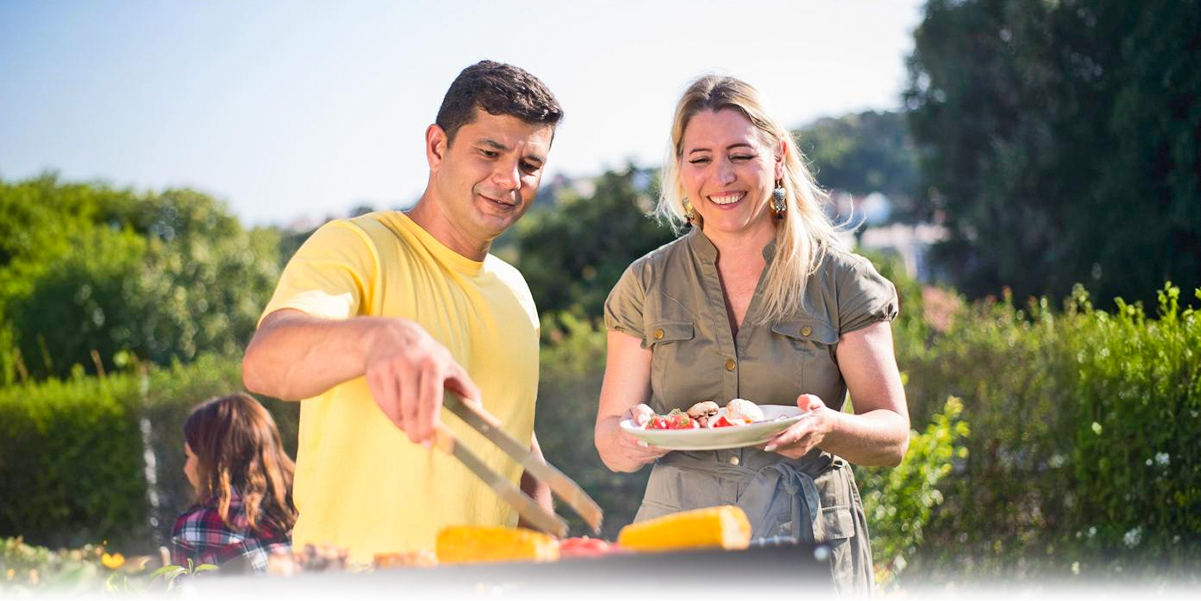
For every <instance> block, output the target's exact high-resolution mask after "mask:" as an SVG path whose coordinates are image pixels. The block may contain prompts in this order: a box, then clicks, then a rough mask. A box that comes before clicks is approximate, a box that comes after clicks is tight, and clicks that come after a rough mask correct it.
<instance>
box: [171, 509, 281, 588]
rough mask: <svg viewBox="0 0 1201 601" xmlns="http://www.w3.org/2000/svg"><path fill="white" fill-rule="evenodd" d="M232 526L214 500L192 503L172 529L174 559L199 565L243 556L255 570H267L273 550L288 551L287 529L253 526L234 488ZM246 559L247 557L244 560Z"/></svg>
mask: <svg viewBox="0 0 1201 601" xmlns="http://www.w3.org/2000/svg"><path fill="white" fill-rule="evenodd" d="M229 522H230V523H231V524H233V528H230V527H228V526H226V525H225V523H224V522H222V521H221V514H219V513H217V505H216V502H215V501H212V502H210V503H201V504H197V505H193V506H192V507H191V508H189V509H188V510H187V511H186V512H184V513H183V515H180V516H179V519H177V520H175V527H174V528H172V529H171V561H172V563H175V564H176V565H182V566H186V565H187V563H188V558H191V559H192V562H193V563H195V564H196V565H200V564H202V563H211V564H215V565H218V566H220V565H223V564H226V563H229V562H231V561H234V560H238V559H242V560H243V561H244V562H246V563H247V564H248V565H249V566H250V567H251V568H253V570H254V571H256V572H262V571H264V570H265V569H267V557H268V556H269V555H270V554H271V552H272V551H275V550H276V549H282V550H284V551H289V550H290V549H291V542H290V541H289V540H288V534H287V533H286V532H278V531H275V530H272V529H270V528H263V527H262V524H260V530H259V531H253V530H251V529H250V524H249V523H248V522H247V520H246V513H245V512H244V511H243V509H242V499H241V497H240V496H239V495H238V493H237V492H236V491H235V492H234V495H233V498H232V499H230V503H229ZM243 558H244V559H243Z"/></svg>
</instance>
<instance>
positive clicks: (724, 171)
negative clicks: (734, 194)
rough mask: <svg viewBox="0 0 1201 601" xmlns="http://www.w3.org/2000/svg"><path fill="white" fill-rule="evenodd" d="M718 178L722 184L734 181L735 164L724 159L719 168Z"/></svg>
mask: <svg viewBox="0 0 1201 601" xmlns="http://www.w3.org/2000/svg"><path fill="white" fill-rule="evenodd" d="M717 178H718V180H719V181H721V183H722V184H732V183H734V180H735V179H736V178H735V176H734V166H733V165H732V164H730V162H729V161H722V162H721V165H720V166H718V168H717Z"/></svg>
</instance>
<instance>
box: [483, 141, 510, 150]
mask: <svg viewBox="0 0 1201 601" xmlns="http://www.w3.org/2000/svg"><path fill="white" fill-rule="evenodd" d="M479 143H480V144H483V145H484V146H487V147H488V148H491V149H493V150H500V151H502V152H507V151H508V150H509V147H508V146H505V145H504V144H501V143H500V142H497V141H496V140H493V139H492V138H480V141H479Z"/></svg>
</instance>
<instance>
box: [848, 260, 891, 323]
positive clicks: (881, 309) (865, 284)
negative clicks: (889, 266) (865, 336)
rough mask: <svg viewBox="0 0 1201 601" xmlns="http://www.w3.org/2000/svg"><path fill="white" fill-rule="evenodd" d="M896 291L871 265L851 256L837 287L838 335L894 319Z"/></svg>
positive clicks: (866, 261)
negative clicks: (848, 267) (848, 265)
mask: <svg viewBox="0 0 1201 601" xmlns="http://www.w3.org/2000/svg"><path fill="white" fill-rule="evenodd" d="M898 309H899V301H898V299H897V289H896V287H895V286H893V284H892V282H890V281H888V279H887V278H885V277H884V276H882V275H880V272H878V271H876V268H875V266H873V265H872V263H871V261H868V260H867V259H865V258H863V257H860V256H854V257H853V260H852V261H851V262H850V269H847V270H846V271H845V272H844V273H843V274H842V277H841V278H840V281H839V286H838V333H839V334H840V335H841V334H846V333H847V332H854V331H855V330H861V329H863V328H866V327H867V326H870V325H872V324H874V323H877V322H881V321H892V320H893V319H896V316H897V311H898Z"/></svg>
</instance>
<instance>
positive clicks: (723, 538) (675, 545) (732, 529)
mask: <svg viewBox="0 0 1201 601" xmlns="http://www.w3.org/2000/svg"><path fill="white" fill-rule="evenodd" d="M750 541H751V522H750V520H748V519H747V517H746V513H745V512H744V511H742V509H741V508H739V507H735V506H733V505H724V506H721V507H706V508H704V509H694V510H692V511H683V512H680V513H673V514H671V515H665V516H663V517H661V518H655V519H653V520H647V521H645V522H639V523H637V524H630V525H629V526H626V527H625V528H622V529H621V533H620V534H618V535H617V544H619V545H621V547H622V548H624V549H630V550H632V551H670V550H673V549H697V548H706V547H715V548H722V549H745V548H746V547H747V545H748V544H750Z"/></svg>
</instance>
